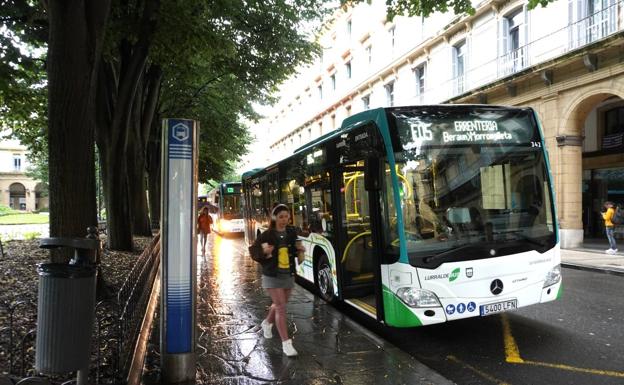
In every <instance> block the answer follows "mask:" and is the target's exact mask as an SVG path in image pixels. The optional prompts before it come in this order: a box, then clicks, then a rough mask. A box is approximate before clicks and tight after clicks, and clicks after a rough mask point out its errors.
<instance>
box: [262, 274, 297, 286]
mask: <svg viewBox="0 0 624 385" xmlns="http://www.w3.org/2000/svg"><path fill="white" fill-rule="evenodd" d="M294 286H295V277H293V276H292V275H290V273H277V276H276V277H269V276H268V275H264V274H262V288H263V289H292V288H293V287H294Z"/></svg>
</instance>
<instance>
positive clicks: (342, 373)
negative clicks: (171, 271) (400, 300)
mask: <svg viewBox="0 0 624 385" xmlns="http://www.w3.org/2000/svg"><path fill="white" fill-rule="evenodd" d="M209 242H210V243H211V244H210V246H209V248H208V250H210V252H208V250H207V253H206V257H204V258H202V257H201V256H200V257H199V258H198V301H197V336H198V337H197V343H198V350H197V377H196V378H197V384H215V385H217V384H231V385H234V384H245V385H256V384H266V383H278V384H293V385H295V384H296V385H300V384H302V385H303V384H310V385H312V384H315V385H316V384H318V385H321V384H343V385H347V384H352V385H366V384H371V385H372V384H388V385H390V384H392V385H394V384H397V385H398V384H410V385H419V384H421V385H425V384H429V385H447V384H449V385H450V384H452V382H451V381H449V380H447V379H445V378H444V377H442V376H441V375H439V374H438V373H436V372H434V371H433V370H431V369H429V368H428V367H426V366H425V365H423V364H421V363H420V362H418V361H417V360H415V359H414V358H413V357H411V356H410V355H408V354H407V353H405V352H403V351H401V350H400V349H398V348H397V347H395V346H394V345H392V344H390V343H388V342H385V341H383V340H381V339H380V338H378V337H376V336H375V334H373V333H372V332H370V331H368V330H366V329H365V328H363V327H361V326H359V325H358V324H356V323H355V322H353V321H351V320H350V319H349V318H348V317H347V316H346V315H343V314H342V313H340V312H339V311H338V310H336V309H334V308H333V307H332V306H329V305H327V304H326V303H325V302H324V301H322V300H321V299H319V298H317V297H315V296H313V295H312V294H311V293H309V292H308V291H307V290H305V289H303V288H301V287H300V286H299V285H295V288H294V289H293V292H292V295H291V299H290V302H289V304H288V308H287V311H288V329H289V332H290V333H291V335H292V336H293V341H294V346H295V348H296V349H297V350H298V351H299V356H298V357H295V358H288V357H286V356H284V355H283V354H282V347H281V341H280V338H279V336H278V334H277V330H275V328H274V330H273V334H274V336H273V338H271V339H265V338H263V335H262V331H261V330H260V327H259V324H260V322H261V321H262V319H263V318H264V316H265V314H266V310H267V307H268V306H269V305H270V300H269V298H268V297H267V295H266V294H265V293H264V290H262V288H261V287H260V284H261V280H260V270H259V268H258V267H259V266H258V265H257V264H256V263H255V262H253V261H252V260H251V259H250V258H249V257H245V254H246V247H245V242H244V240H240V239H238V240H236V239H224V238H221V237H219V236H217V235H213V236H211V237H209ZM154 380H157V379H151V381H150V380H147V379H146V378H144V381H143V383H144V384H150V383H154V382H153V381H154Z"/></svg>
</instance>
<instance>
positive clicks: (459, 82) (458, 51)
mask: <svg viewBox="0 0 624 385" xmlns="http://www.w3.org/2000/svg"><path fill="white" fill-rule="evenodd" d="M465 60H466V41H461V42H459V43H457V44H456V45H454V46H453V80H454V81H453V85H454V87H453V90H454V91H455V94H460V93H462V92H464V82H465V76H466V62H465Z"/></svg>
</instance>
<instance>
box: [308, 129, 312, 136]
mask: <svg viewBox="0 0 624 385" xmlns="http://www.w3.org/2000/svg"><path fill="white" fill-rule="evenodd" d="M308 139H312V127H308Z"/></svg>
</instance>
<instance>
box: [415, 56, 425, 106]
mask: <svg viewBox="0 0 624 385" xmlns="http://www.w3.org/2000/svg"><path fill="white" fill-rule="evenodd" d="M425 67H426V64H425V63H423V64H421V65H419V66H418V67H416V68H414V83H415V86H416V87H415V91H416V96H417V97H420V101H421V102H422V96H423V95H424V94H425Z"/></svg>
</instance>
